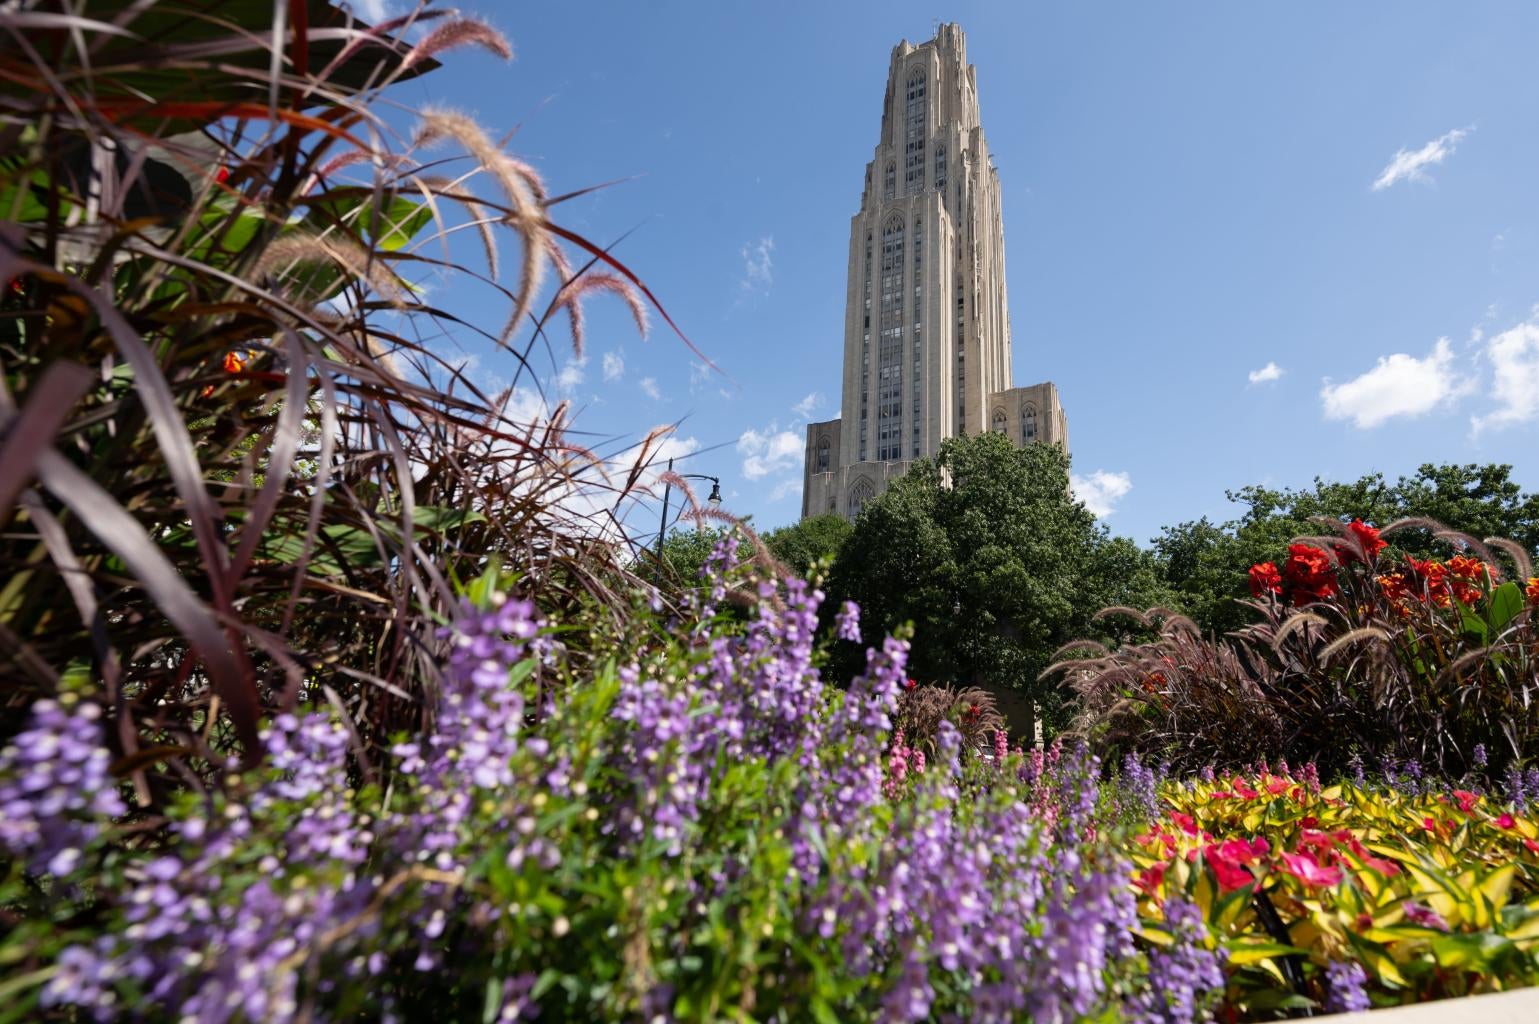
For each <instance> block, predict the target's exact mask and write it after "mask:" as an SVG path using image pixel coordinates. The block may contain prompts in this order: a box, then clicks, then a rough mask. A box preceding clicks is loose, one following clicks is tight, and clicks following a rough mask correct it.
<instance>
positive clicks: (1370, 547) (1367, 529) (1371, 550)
mask: <svg viewBox="0 0 1539 1024" xmlns="http://www.w3.org/2000/svg"><path fill="white" fill-rule="evenodd" d="M1347 530H1348V531H1349V532H1350V533H1351V534H1352V536H1353V537H1355V538H1356V539H1357V544H1338V545H1336V555H1337V557H1339V558H1340V559H1341V560H1342V561H1343V562H1360V561H1362V557H1361V554H1366V555H1367V556H1368V559H1369V561H1372V560H1373V559H1375V558H1378V557H1379V552H1380V551H1383V550H1384V549H1385V548H1386V547H1388V546H1389V545H1388V544H1387V543H1385V542H1384V541H1382V540H1380V539H1379V531H1378V530H1376V529H1374V528H1373V527H1371V526H1369V525H1368V524H1367V523H1365V522H1363V521H1362V520H1361V519H1354V520H1352V522H1351V523H1350V524H1349V525H1348V526H1347ZM1358 545H1361V546H1362V553H1361V554H1360V553H1359V551H1358Z"/></svg>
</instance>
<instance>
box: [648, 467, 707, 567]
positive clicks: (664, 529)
mask: <svg viewBox="0 0 1539 1024" xmlns="http://www.w3.org/2000/svg"><path fill="white" fill-rule="evenodd" d="M668 473H669V475H670V476H673V475H677V476H680V477H682V478H684V479H685V480H709V481H710V482H711V496H710V497H709V498H706V499H705V503H706V504H707V505H709V506H711V507H712V508H720V507H721V480H720V479H718V478H717V477H714V476H708V475H707V474H705V473H679V474H674V472H673V460H672V459H669V460H668ZM672 492H673V484H672V483H670V482H669V481H667V480H664V481H663V522H662V525H661V526H659V527H658V529H657V564H658V565H662V563H663V538H664V537H666V536H668V496H669V495H670V494H671V493H672Z"/></svg>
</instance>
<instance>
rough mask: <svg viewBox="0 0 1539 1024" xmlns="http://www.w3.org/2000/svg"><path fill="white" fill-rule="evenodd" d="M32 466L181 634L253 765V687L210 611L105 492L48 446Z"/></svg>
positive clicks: (256, 752) (257, 750)
mask: <svg viewBox="0 0 1539 1024" xmlns="http://www.w3.org/2000/svg"><path fill="white" fill-rule="evenodd" d="M37 467H38V473H39V475H40V476H41V477H42V479H43V485H44V486H45V487H47V488H48V490H49V491H50V492H51V493H52V494H53V495H54V496H55V497H57V498H58V499H59V500H60V501H62V502H64V504H65V505H67V506H68V507H69V509H70V511H72V512H74V513H75V515H77V516H79V517H80V521H81V523H82V524H83V525H84V526H85V527H86V528H87V529H88V530H90V531H91V532H92V533H94V534H95V535H96V537H97V538H98V539H99V540H100V541H101V542H102V544H104V545H105V546H106V547H107V548H108V549H110V550H111V551H112V552H113V553H114V554H116V555H117V556H118V557H119V558H121V559H122V560H123V561H124V562H125V563H126V564H127V566H128V568H129V571H130V572H132V573H133V575H134V578H135V579H136V580H137V581H138V583H139V585H140V586H142V587H143V588H144V589H145V591H146V592H147V593H148V594H149V595H150V597H152V598H153V599H154V600H155V603H156V605H157V606H158V607H159V608H160V610H161V611H162V612H163V613H165V616H166V618H168V619H170V620H171V622H172V623H173V624H174V625H175V626H176V627H177V629H179V630H181V632H182V634H183V635H184V636H186V637H187V640H188V642H189V643H190V644H191V645H192V647H193V650H194V651H195V652H196V653H197V655H198V657H199V658H201V659H202V661H203V664H204V666H205V667H206V668H207V669H208V673H209V676H210V677H211V678H212V679H213V683H214V692H215V693H217V694H218V695H219V698H220V700H222V701H224V703H225V706H226V707H227V708H228V709H229V711H230V718H231V720H232V721H233V722H234V724H235V731H236V734H237V735H238V736H239V737H240V741H241V745H242V746H243V748H244V754H245V760H246V762H247V763H254V762H255V761H256V760H257V758H258V756H259V755H260V753H261V744H260V742H259V740H258V737H257V718H258V714H259V712H258V708H257V695H256V690H255V688H254V687H253V686H252V685H251V680H250V675H249V673H247V672H246V671H245V669H244V666H243V665H242V664H241V661H242V659H241V658H240V657H239V656H238V655H237V653H236V652H235V651H233V650H232V649H231V646H230V642H229V638H228V636H227V634H226V633H225V631H224V630H223V629H222V628H221V627H220V625H219V623H218V622H217V621H216V619H215V618H214V616H213V614H212V613H211V612H210V611H209V609H208V608H207V606H205V605H204V604H203V602H202V601H200V600H199V599H198V596H197V595H196V594H194V593H193V592H192V588H191V587H189V586H188V585H187V581H186V580H184V579H182V577H181V576H180V575H179V574H178V573H177V571H176V569H175V567H174V566H172V564H171V563H170V562H169V561H167V560H166V557H165V556H164V555H163V554H161V553H160V549H159V548H157V547H156V545H155V542H154V541H153V540H151V539H150V536H149V534H147V533H145V532H144V528H143V527H142V526H140V525H139V523H138V521H137V520H136V519H134V517H133V516H131V515H129V514H128V512H127V511H126V510H125V509H124V508H123V507H122V506H121V505H119V504H118V502H117V500H116V499H114V498H113V497H112V495H111V494H109V493H108V492H107V491H106V490H104V489H103V488H102V487H101V486H100V485H98V484H97V483H96V482H95V481H94V480H92V479H91V478H90V477H88V476H86V475H85V473H83V472H81V471H80V470H79V469H76V468H75V466H73V465H72V464H71V463H70V462H69V461H68V460H67V459H65V458H64V456H62V455H60V454H59V453H57V452H55V451H53V450H52V449H47V450H44V451H42V452H40V453H38V455H37Z"/></svg>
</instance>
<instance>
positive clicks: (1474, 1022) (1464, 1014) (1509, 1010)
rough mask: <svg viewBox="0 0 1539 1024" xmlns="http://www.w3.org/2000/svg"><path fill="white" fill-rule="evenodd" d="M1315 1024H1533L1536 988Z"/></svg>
mask: <svg viewBox="0 0 1539 1024" xmlns="http://www.w3.org/2000/svg"><path fill="white" fill-rule="evenodd" d="M1315 1019H1316V1020H1329V1021H1336V1022H1339V1024H1346V1022H1348V1021H1358V1022H1365V1024H1535V1022H1539V988H1520V989H1518V990H1516V991H1514V992H1493V993H1491V994H1489V995H1482V996H1468V997H1466V998H1464V999H1439V1000H1438V1001H1436V1002H1433V1003H1418V1004H1416V1005H1415V1006H1395V1007H1391V1008H1389V1009H1387V1010H1370V1011H1369V1012H1367V1013H1339V1014H1333V1015H1332V1016H1329V1017H1317V1018H1315Z"/></svg>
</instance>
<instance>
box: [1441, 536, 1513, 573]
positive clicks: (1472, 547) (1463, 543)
mask: <svg viewBox="0 0 1539 1024" xmlns="http://www.w3.org/2000/svg"><path fill="white" fill-rule="evenodd" d="M1433 536H1434V537H1436V538H1437V539H1438V540H1440V541H1443V542H1444V543H1446V544H1448V545H1449V546H1450V547H1452V548H1453V549H1454V550H1456V551H1457V550H1466V551H1473V552H1474V553H1475V555H1476V557H1478V558H1479V559H1480V560H1481V561H1482V562H1485V563H1486V564H1487V565H1489V566H1490V567H1491V569H1492V571H1493V572H1494V573H1499V572H1500V571H1501V568H1500V566H1499V565H1498V564H1497V562H1496V556H1495V555H1493V554H1491V549H1490V548H1488V547H1486V546H1485V545H1484V544H1482V543H1480V541H1478V540H1476V539H1475V538H1474V537H1473V536H1471V535H1470V534H1467V533H1465V532H1464V531H1463V530H1452V529H1445V530H1438V531H1437V532H1435V533H1434V534H1433Z"/></svg>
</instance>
